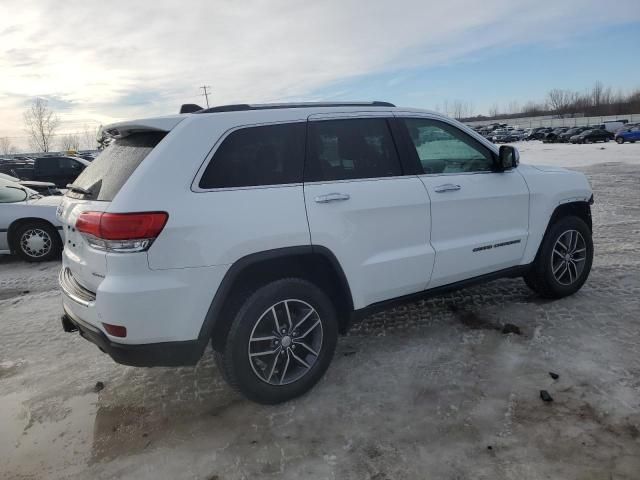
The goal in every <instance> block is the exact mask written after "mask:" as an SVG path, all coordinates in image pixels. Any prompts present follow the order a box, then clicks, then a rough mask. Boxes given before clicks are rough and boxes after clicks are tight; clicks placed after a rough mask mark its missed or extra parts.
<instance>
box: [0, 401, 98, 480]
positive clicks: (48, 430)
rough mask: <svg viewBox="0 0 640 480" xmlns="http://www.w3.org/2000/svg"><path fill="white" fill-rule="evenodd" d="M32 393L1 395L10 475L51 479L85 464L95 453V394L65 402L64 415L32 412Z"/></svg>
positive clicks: (2, 452) (1, 447) (2, 461)
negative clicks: (93, 451) (92, 449)
mask: <svg viewBox="0 0 640 480" xmlns="http://www.w3.org/2000/svg"><path fill="white" fill-rule="evenodd" d="M30 400H31V392H28V391H24V392H19V393H11V394H8V395H4V396H1V397H0V425H1V426H2V435H0V465H2V473H3V474H7V475H8V478H23V477H25V478H48V477H50V476H54V475H52V474H53V473H54V472H56V471H62V470H63V469H65V468H67V467H69V465H80V466H82V465H83V464H84V463H85V461H86V459H87V457H88V456H89V454H90V452H91V445H92V435H93V419H94V418H95V407H94V405H93V401H94V400H95V396H93V395H85V396H82V397H73V398H70V399H68V400H66V401H64V402H62V404H63V412H64V415H52V416H51V417H48V416H47V415H41V414H40V413H41V412H35V415H34V414H33V413H32V411H31V410H30V407H29V402H30Z"/></svg>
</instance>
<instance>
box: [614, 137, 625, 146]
mask: <svg viewBox="0 0 640 480" xmlns="http://www.w3.org/2000/svg"><path fill="white" fill-rule="evenodd" d="M616 142H618V143H619V144H620V145H622V144H623V143H624V138H622V137H618V138H616Z"/></svg>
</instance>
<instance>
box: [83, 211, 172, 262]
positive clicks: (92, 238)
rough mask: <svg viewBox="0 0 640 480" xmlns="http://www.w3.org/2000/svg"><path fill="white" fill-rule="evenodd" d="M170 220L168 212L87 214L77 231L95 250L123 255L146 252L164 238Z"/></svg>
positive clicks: (84, 215)
mask: <svg viewBox="0 0 640 480" xmlns="http://www.w3.org/2000/svg"><path fill="white" fill-rule="evenodd" d="M168 218H169V214H168V213H167V212H142V213H104V212H84V213H81V214H80V216H79V217H78V219H77V220H76V229H77V230H78V231H79V232H80V233H82V234H83V235H84V237H85V239H86V240H87V241H88V243H89V245H91V246H92V247H93V248H96V249H99V250H106V251H109V252H121V253H127V252H143V251H145V250H147V249H148V248H149V247H150V246H151V244H152V243H153V241H154V240H155V238H156V237H157V236H158V235H160V232H161V231H162V229H163V228H164V226H165V224H166V223H167V220H168Z"/></svg>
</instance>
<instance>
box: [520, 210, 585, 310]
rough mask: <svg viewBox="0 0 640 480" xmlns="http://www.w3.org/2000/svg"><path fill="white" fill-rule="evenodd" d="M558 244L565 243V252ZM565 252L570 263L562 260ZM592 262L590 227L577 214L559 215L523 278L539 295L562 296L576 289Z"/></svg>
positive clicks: (581, 283)
mask: <svg viewBox="0 0 640 480" xmlns="http://www.w3.org/2000/svg"><path fill="white" fill-rule="evenodd" d="M560 245H565V246H566V247H565V248H568V252H567V251H566V249H565V248H562V247H561V246H560ZM582 249H584V250H582ZM581 250H582V251H581ZM565 252H566V253H568V254H569V255H570V257H569V258H571V259H572V260H571V261H570V264H567V262H566V260H564V257H563V255H564V254H565ZM592 263H593V240H592V238H591V230H589V227H588V226H587V224H586V223H585V222H584V221H583V220H582V219H580V218H578V217H573V216H570V217H563V218H560V219H559V220H558V221H556V222H555V223H554V224H553V225H551V226H550V227H549V230H548V231H547V233H546V234H545V236H544V239H543V240H542V245H541V246H540V250H539V251H538V255H537V256H536V259H535V261H534V263H533V266H532V268H531V270H530V271H529V272H528V273H527V274H526V275H525V276H524V280H525V283H526V284H527V286H529V288H531V289H532V290H533V291H534V292H536V293H538V294H539V295H540V296H542V297H545V298H562V297H566V296H568V295H572V294H574V293H575V292H577V291H578V290H580V288H581V287H582V285H584V282H586V281H587V278H588V277H589V272H590V271H591V265H592Z"/></svg>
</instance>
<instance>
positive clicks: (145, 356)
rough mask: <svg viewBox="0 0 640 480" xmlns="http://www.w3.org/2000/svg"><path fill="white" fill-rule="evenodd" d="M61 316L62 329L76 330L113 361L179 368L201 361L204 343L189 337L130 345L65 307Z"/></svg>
mask: <svg viewBox="0 0 640 480" xmlns="http://www.w3.org/2000/svg"><path fill="white" fill-rule="evenodd" d="M64 312H65V314H64V315H63V316H62V318H61V320H62V328H63V329H64V330H65V331H66V332H73V331H76V330H77V331H78V332H79V333H80V336H81V337H83V338H84V339H86V340H89V341H90V342H91V343H93V344H94V345H96V346H97V347H98V348H99V349H100V350H102V351H103V352H104V353H106V354H108V355H109V356H110V357H111V358H112V359H113V360H114V361H115V362H117V363H120V364H122V365H131V366H134V367H178V366H187V365H195V364H196V363H198V360H200V357H201V356H202V353H203V351H204V349H205V347H206V342H203V341H201V340H189V341H182V342H161V343H145V344H140V345H129V344H123V343H116V342H112V341H111V340H109V339H108V338H107V336H106V335H105V334H104V333H103V332H102V331H100V330H98V329H97V328H95V327H93V326H92V325H89V324H88V323H86V322H83V321H82V320H80V319H78V318H76V317H74V316H73V314H71V313H70V312H69V311H68V310H67V309H66V308H65V309H64Z"/></svg>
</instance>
